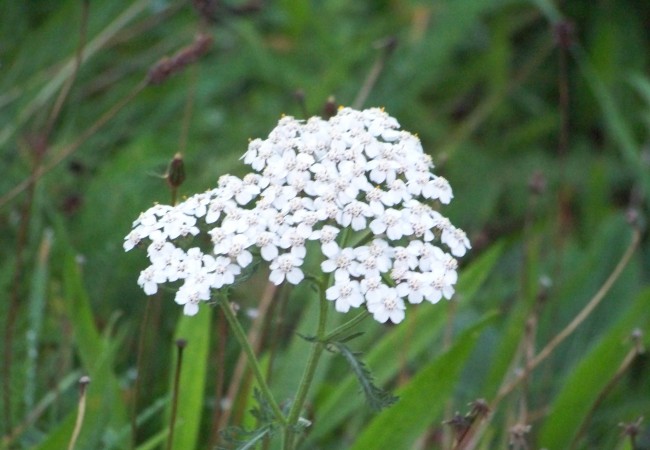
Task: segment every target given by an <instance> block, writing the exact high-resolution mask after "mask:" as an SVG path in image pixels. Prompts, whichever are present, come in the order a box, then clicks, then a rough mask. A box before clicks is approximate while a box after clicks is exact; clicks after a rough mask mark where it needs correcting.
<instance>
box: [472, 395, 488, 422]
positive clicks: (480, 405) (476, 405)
mask: <svg viewBox="0 0 650 450" xmlns="http://www.w3.org/2000/svg"><path fill="white" fill-rule="evenodd" d="M469 406H471V407H472V409H471V411H470V412H469V417H470V418H471V419H472V420H476V419H482V418H485V417H487V415H488V414H490V405H488V403H487V402H486V401H485V399H482V398H479V399H477V400H474V401H473V402H471V403H470V404H469Z"/></svg>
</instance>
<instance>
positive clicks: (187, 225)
mask: <svg viewBox="0 0 650 450" xmlns="http://www.w3.org/2000/svg"><path fill="white" fill-rule="evenodd" d="M243 160H244V162H245V163H246V164H248V165H249V166H250V167H251V168H252V169H253V171H254V172H252V173H249V174H248V175H246V176H245V177H243V178H241V179H240V178H237V177H234V176H231V175H224V176H222V177H221V178H220V179H219V182H218V186H217V187H216V188H215V189H212V190H210V191H207V192H204V193H201V194H197V195H194V196H192V197H190V198H188V199H187V200H186V201H184V202H182V203H180V204H178V205H176V206H165V205H155V206H153V207H152V208H150V209H149V210H148V211H146V212H144V213H142V214H141V215H140V217H139V218H138V219H137V220H136V221H135V222H134V223H133V229H132V231H131V232H130V233H129V234H128V235H127V236H126V238H125V241H124V249H125V250H127V251H128V250H130V249H132V248H133V247H135V246H136V245H138V244H139V243H140V242H141V241H142V240H143V239H147V240H148V242H149V244H148V247H147V255H148V257H149V259H150V261H151V265H150V266H149V267H147V268H146V269H145V270H143V271H142V272H141V274H140V277H139V279H138V283H139V285H140V286H141V287H142V288H143V289H144V291H145V293H146V294H148V295H152V294H155V293H156V292H157V290H158V286H159V285H160V284H162V283H168V282H176V281H181V282H182V283H181V286H180V288H179V289H178V291H177V293H176V297H175V301H176V302H177V303H178V304H180V305H184V312H185V314H188V315H193V314H196V312H197V311H198V306H199V303H200V302H201V301H207V300H209V299H210V297H211V290H212V289H219V288H221V287H223V286H226V285H230V284H232V283H234V281H235V279H236V277H237V276H238V275H239V274H240V273H241V272H242V269H243V268H245V267H247V266H248V265H249V264H251V262H252V261H253V259H254V257H256V256H259V257H261V258H262V259H263V260H264V261H267V262H268V263H269V264H270V275H269V279H270V281H271V282H273V283H275V284H280V283H282V282H284V281H287V282H288V283H291V284H298V283H300V282H301V281H302V280H303V278H304V273H303V271H302V265H303V262H304V260H305V257H306V254H307V249H306V244H307V241H317V242H318V243H319V244H320V249H321V253H322V259H323V261H322V263H321V269H322V271H323V272H324V273H326V274H330V275H331V277H330V279H331V283H330V285H329V287H328V288H327V291H326V298H327V299H328V300H330V301H333V302H335V307H336V310H337V311H340V312H347V311H349V310H350V308H358V307H360V306H362V305H363V304H365V305H366V308H367V309H368V311H370V312H371V313H372V314H373V316H374V318H375V319H376V320H377V321H379V322H382V323H383V322H386V321H388V320H390V321H392V322H394V323H399V322H401V321H402V320H403V319H404V310H405V302H408V303H420V302H422V301H423V300H427V301H429V302H431V303H436V302H438V301H439V300H440V299H441V298H443V297H444V298H447V299H449V298H450V297H451V296H452V295H453V293H454V284H455V283H456V280H457V273H456V269H457V262H456V259H455V258H454V256H463V255H464V254H465V252H466V250H467V249H469V248H470V244H469V241H468V239H467V237H466V235H465V233H464V232H463V231H462V230H460V229H458V228H456V227H454V226H453V225H452V224H451V223H450V221H449V220H448V219H447V218H446V217H444V216H442V215H441V214H440V213H439V212H437V211H436V210H434V209H433V208H432V207H431V205H430V204H431V203H435V201H438V202H440V203H445V204H446V203H449V202H450V201H451V198H452V191H451V188H450V186H449V183H448V182H447V180H445V179H444V178H443V177H440V176H436V175H435V174H433V173H432V171H431V169H432V168H433V164H432V162H431V158H430V157H429V156H428V155H426V154H425V153H424V152H423V150H422V146H421V144H420V141H419V139H418V138H417V137H415V136H413V135H412V134H410V133H408V132H406V131H402V130H399V124H398V123H397V121H396V120H395V119H394V118H392V117H390V116H389V115H388V114H386V113H385V112H384V111H383V110H381V109H377V108H372V109H367V110H364V111H356V110H353V109H350V108H341V109H340V110H339V112H338V114H337V115H336V116H334V117H332V118H331V119H330V120H328V121H325V120H323V119H321V118H318V117H312V118H311V119H309V120H307V121H306V122H303V121H298V120H296V119H294V118H292V117H283V118H282V119H281V120H280V121H279V123H278V126H277V127H276V128H275V129H274V130H273V131H272V132H271V133H270V135H269V137H268V139H265V140H261V139H255V140H253V141H251V142H250V144H249V146H248V151H247V152H246V153H245V154H244V156H243ZM204 224H205V225H207V227H206V226H204ZM200 228H201V229H205V228H210V229H209V231H207V232H208V233H209V237H210V240H211V243H212V248H211V250H210V251H208V252H205V251H203V250H201V249H200V248H199V247H191V248H189V249H185V248H183V247H182V246H180V245H177V244H175V241H177V240H180V239H179V238H184V239H182V240H183V241H185V240H187V237H190V236H196V235H198V234H199V233H200V232H201V231H200ZM436 241H439V242H441V243H442V244H444V245H445V246H446V247H447V248H448V249H449V252H450V253H447V252H445V251H443V250H442V249H441V248H440V247H439V246H437V245H436V244H435V243H434V242H436ZM351 242H356V243H357V244H356V245H351V244H350V243H351ZM452 255H453V256H452Z"/></svg>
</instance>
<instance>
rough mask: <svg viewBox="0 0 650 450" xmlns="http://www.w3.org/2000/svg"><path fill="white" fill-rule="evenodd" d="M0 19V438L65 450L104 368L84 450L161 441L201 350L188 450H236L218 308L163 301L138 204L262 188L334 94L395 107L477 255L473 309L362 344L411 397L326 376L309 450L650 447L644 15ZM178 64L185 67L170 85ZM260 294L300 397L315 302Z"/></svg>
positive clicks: (304, 9) (416, 318) (246, 12)
mask: <svg viewBox="0 0 650 450" xmlns="http://www.w3.org/2000/svg"><path fill="white" fill-rule="evenodd" d="M0 9H1V12H0V23H1V28H0V152H1V153H0V155H1V158H2V163H1V166H0V167H1V175H2V176H1V177H0V226H1V227H2V233H0V249H1V253H0V254H1V255H2V257H1V258H0V285H1V291H0V292H2V301H1V302H0V318H2V326H3V337H2V341H3V345H2V359H1V361H2V363H1V364H0V366H1V368H2V373H1V374H0V375H1V376H2V379H1V380H2V381H1V382H0V385H1V386H2V392H1V395H0V405H1V410H0V417H1V419H0V424H1V425H2V426H1V429H0V436H2V441H1V444H0V445H2V446H3V447H6V448H38V449H61V448H67V447H68V445H69V442H70V441H71V436H72V434H73V429H74V425H75V420H76V417H77V408H78V406H77V403H78V398H79V393H78V392H79V391H78V389H77V381H78V380H79V378H80V376H82V375H85V374H87V375H89V376H90V378H91V382H90V385H89V387H88V392H87V398H86V406H85V408H86V411H85V419H84V422H83V426H82V428H81V434H80V435H79V437H78V440H77V442H76V447H75V448H78V449H82V448H83V449H98V448H104V449H123V448H130V447H137V448H140V449H147V448H156V447H157V446H162V447H161V448H164V446H166V445H167V440H168V439H167V438H168V435H167V433H168V427H167V423H168V417H169V414H170V407H169V403H170V401H169V400H170V396H171V386H172V384H173V383H172V380H173V373H174V367H175V361H176V349H175V345H174V342H175V341H176V339H177V338H180V337H182V338H185V339H186V340H187V343H188V345H187V348H186V349H185V353H184V362H183V369H182V376H181V391H180V394H179V404H178V412H177V415H178V426H177V428H176V432H175V436H174V442H173V444H174V448H176V449H191V448H197V449H198V448H215V446H216V445H222V446H226V447H228V446H232V445H234V444H229V443H227V442H225V441H224V440H223V439H222V440H220V439H219V435H218V433H217V430H218V429H223V428H224V427H225V426H226V425H236V426H239V427H242V428H247V429H253V428H254V427H255V420H254V419H253V418H252V416H251V415H250V414H249V413H248V412H247V411H249V410H250V409H251V408H252V407H253V406H254V405H255V402H254V400H253V398H252V397H253V388H254V384H253V382H252V379H251V378H250V375H249V374H247V373H246V371H245V369H244V368H245V365H244V364H243V363H242V362H241V356H240V349H239V347H238V346H237V344H236V342H234V340H233V339H232V338H231V337H230V336H229V333H228V327H227V326H226V325H225V322H224V320H223V318H222V317H221V315H220V313H219V310H218V309H216V308H204V309H203V311H202V314H199V315H198V316H197V317H195V318H192V319H191V320H187V319H182V318H181V317H180V310H181V309H180V308H179V307H178V306H177V305H175V304H173V302H172V301H171V298H172V294H171V293H169V292H165V293H163V294H162V295H160V296H158V297H154V298H148V297H146V296H145V295H144V294H143V293H142V291H141V290H140V289H139V287H138V286H137V284H136V280H137V276H138V273H139V271H140V270H141V269H142V268H144V262H145V255H144V254H143V253H142V252H140V253H138V252H137V251H136V252H131V253H128V254H125V253H124V252H123V249H122V241H123V237H124V236H125V235H126V234H127V233H128V232H129V229H130V226H131V222H132V221H133V220H134V219H135V218H136V217H137V215H138V214H139V212H140V211H142V210H145V209H147V208H148V207H149V206H150V205H151V204H152V203H153V202H156V201H158V202H162V203H168V202H170V201H171V200H170V192H169V189H168V187H167V185H166V183H165V181H164V180H163V179H162V175H164V173H165V170H166V167H167V164H168V163H169V161H170V160H171V159H172V157H173V156H174V154H175V153H176V152H181V153H182V154H183V157H184V161H185V167H186V173H187V179H186V181H185V183H184V184H183V185H182V187H181V190H180V194H181V195H191V194H193V193H195V192H199V191H203V190H206V189H208V188H210V187H213V186H214V185H215V183H216V180H217V178H218V177H219V176H220V175H222V174H224V173H233V174H238V175H241V174H242V173H243V172H244V171H246V167H245V166H244V165H243V164H242V163H241V162H240V161H239V159H238V158H239V156H240V155H241V154H242V153H243V152H244V151H245V149H246V146H247V141H248V139H250V138H254V137H265V136H266V135H267V133H268V132H269V131H270V130H271V129H272V128H273V127H274V126H275V124H276V122H277V120H278V118H279V117H280V115H281V114H289V115H294V116H296V117H300V118H305V117H308V116H310V115H314V114H321V112H322V111H323V108H325V107H326V104H327V101H328V98H329V97H330V96H334V98H335V101H334V102H335V104H343V105H348V106H352V105H354V106H357V107H360V106H384V107H386V109H387V111H388V112H389V113H390V114H391V115H393V116H394V117H396V118H398V120H399V121H400V123H401V125H402V127H403V128H405V129H407V130H409V131H411V132H414V133H417V134H418V135H419V136H420V138H421V139H422V142H423V145H424V148H425V149H426V150H427V151H428V152H430V153H431V155H432V156H433V159H434V161H435V162H436V165H437V169H436V170H437V173H440V174H443V175H444V176H445V177H447V178H448V179H449V180H450V182H451V184H452V187H453V188H454V193H455V200H454V202H452V204H451V205H450V206H449V207H448V208H446V209H445V213H446V215H448V216H449V217H450V218H451V219H452V221H453V222H454V224H456V225H457V226H460V227H461V228H463V229H465V230H467V231H468V234H469V235H470V239H471V241H472V243H473V246H474V248H473V250H472V251H471V252H470V254H469V255H468V257H466V258H464V260H463V265H464V267H463V269H462V270H461V273H462V277H461V281H460V284H459V287H458V295H457V297H456V301H454V302H451V303H444V304H438V305H436V306H431V305H421V306H419V307H413V308H410V309H409V310H408V313H407V320H406V321H405V323H403V324H401V325H400V326H397V327H388V326H381V325H379V324H376V323H374V322H373V323H371V322H372V321H367V322H365V323H363V324H362V325H361V327H360V328H361V329H363V331H365V333H364V335H363V336H361V337H360V338H358V339H356V340H354V341H352V342H351V343H350V345H351V347H353V348H354V349H355V350H358V351H361V352H363V354H364V360H365V361H366V363H367V365H368V367H369V368H370V369H371V371H372V373H373V375H374V377H375V380H376V382H377V383H378V384H379V385H380V386H382V387H386V388H390V389H392V390H393V391H394V392H396V394H397V395H399V396H400V397H401V399H400V401H399V402H398V403H397V404H395V405H394V406H392V407H391V408H388V409H385V410H383V411H382V412H379V413H378V412H374V411H372V410H371V409H370V408H369V407H368V406H367V404H366V403H365V401H364V397H363V395H362V394H361V393H360V392H359V387H358V384H357V383H356V380H355V378H354V376H353V375H352V374H350V372H349V370H348V369H347V367H346V365H345V361H343V359H342V358H340V357H338V356H336V355H332V356H329V357H327V358H326V359H325V360H324V362H323V364H322V365H321V366H320V370H319V372H318V374H317V377H318V383H317V386H316V388H315V389H313V391H312V392H311V393H310V400H309V417H308V418H309V419H310V420H311V421H312V422H313V424H312V426H311V427H309V428H308V430H307V433H306V434H305V435H304V436H305V437H304V441H303V448H310V449H312V448H314V449H315V448H320V449H339V448H355V449H372V448H394V449H398V448H399V449H401V448H403V449H407V448H414V449H416V448H422V449H437V448H454V446H455V445H456V441H457V440H459V439H460V440H461V442H460V444H459V445H458V448H460V447H462V448H484V449H489V448H506V447H508V446H510V447H511V448H520V449H523V448H548V449H552V450H553V449H568V448H576V449H579V448H584V449H586V448H603V449H611V448H626V449H632V448H636V449H648V448H650V428H648V425H647V419H648V416H649V414H650V382H649V381H648V380H650V362H649V361H648V357H647V354H643V353H642V348H643V345H644V344H646V345H647V343H648V337H647V335H646V334H645V332H646V331H647V329H648V324H649V322H650V290H649V289H648V287H647V282H648V273H650V271H649V269H650V267H649V261H650V260H649V258H650V248H649V247H648V240H647V236H646V234H645V233H644V232H643V225H644V224H645V215H646V214H647V210H648V205H650V171H649V164H650V147H649V145H650V144H649V143H650V141H649V137H650V77H649V76H648V68H649V63H650V61H649V58H650V3H648V2H646V1H644V0H625V1H612V0H597V1H593V2H592V1H570V2H555V4H554V3H553V2H551V1H550V0H537V1H521V0H492V1H479V0H437V1H424V0H420V1H416V0H382V1H354V2H346V1H340V0H323V1H302V0H276V1H236V0H230V1H225V0H223V1H216V0H195V1H193V2H188V1H180V0H112V1H106V2H100V1H89V2H82V1H78V0H62V1H48V0H30V1H24V2H23V1H11V0H9V1H5V2H3V3H2V5H1V7H0ZM199 34H202V35H203V36H208V37H209V38H211V40H212V41H211V45H210V46H209V49H207V51H205V52H204V51H202V50H203V48H199V47H200V46H198V47H197V44H196V41H195V39H196V36H197V35H199ZM204 39H205V38H204ZM203 42H204V43H205V41H203ZM183 49H184V50H183ZM179 51H181V53H180V54H179V53H178V52H179ZM183 52H184V53H183ZM174 55H176V57H175V59H174V58H173V56H174ZM164 56H167V57H170V58H172V59H171V60H167V63H166V64H167V66H166V67H167V68H168V69H170V70H169V71H171V72H175V73H172V74H169V76H161V78H163V79H157V78H156V77H152V76H148V75H147V74H148V73H150V70H151V69H152V68H153V67H154V66H155V65H156V63H157V62H159V61H160V60H161V58H163V57H164ZM184 56H190V58H189V59H190V60H193V59H196V61H195V62H192V63H191V64H189V63H188V64H186V65H185V64H182V62H183V60H182V57H184ZM179 58H180V59H179ZM170 61H171V62H170ZM185 62H191V61H185ZM158 68H159V69H160V66H158ZM156 73H157V74H159V73H158V72H156ZM630 219H633V222H634V224H635V225H634V226H631V225H630ZM636 229H640V230H641V233H640V240H635V236H636V237H638V236H639V233H638V232H637V231H635V230H636ZM630 246H631V247H630ZM626 249H627V250H630V249H631V250H632V251H634V253H633V254H631V258H630V259H629V260H625V261H623V262H624V263H626V264H625V267H624V269H623V270H622V272H621V271H617V270H616V268H617V265H618V264H619V261H621V258H623V257H624V254H625V252H626ZM621 268H622V267H621ZM612 275H613V277H612ZM610 277H611V278H610ZM614 277H616V280H614ZM263 278H264V274H260V275H259V277H256V278H253V279H252V280H251V282H250V283H247V284H246V285H245V286H243V287H240V288H239V289H238V290H237V291H236V292H235V298H234V300H235V301H237V302H238V304H239V305H240V306H241V310H240V311H241V312H240V315H241V316H242V317H244V319H243V320H244V321H245V323H246V326H247V327H248V329H249V330H251V333H252V335H253V337H254V341H255V342H256V345H257V348H258V350H259V352H260V354H261V355H262V358H263V361H264V362H265V364H266V365H267V366H268V368H269V373H270V374H271V375H270V380H271V385H272V388H273V390H274V392H275V393H276V394H277V398H278V399H280V401H284V400H286V399H289V398H290V397H291V395H293V392H292V390H291V389H292V387H294V386H295V385H296V382H297V378H298V377H299V375H300V373H301V370H302V367H303V366H304V362H305V361H304V360H305V357H306V353H307V352H306V349H307V346H308V345H309V344H308V343H307V342H305V341H303V340H301V339H296V338H295V336H296V332H300V333H302V334H307V335H308V334H310V333H312V332H313V323H312V322H313V320H314V317H313V316H314V314H313V312H314V308H315V307H316V304H317V302H314V301H311V300H313V299H312V298H311V297H312V293H311V292H310V291H309V289H308V288H303V289H298V291H297V292H293V293H292V294H291V295H289V291H288V290H285V289H283V288H281V289H279V290H278V291H277V292H274V293H273V292H267V291H266V290H265V289H266V288H265V283H264V282H263ZM608 279H609V280H610V281H615V282H614V283H613V284H612V283H610V284H607V281H608ZM602 294H605V295H604V296H603V295H602ZM271 299H272V301H271ZM592 300H593V303H591V305H592V306H594V307H593V308H592V309H588V310H583V308H584V307H585V306H586V305H588V304H589V302H590V301H592ZM260 308H262V309H261V312H262V314H258V315H257V316H255V315H251V318H250V319H248V318H246V317H247V316H246V315H245V313H246V312H248V311H251V310H253V311H254V310H257V311H258V312H260ZM581 311H583V312H584V314H583V315H582V316H576V315H578V314H579V313H580V312H581ZM576 317H577V320H576V321H575V322H573V324H574V325H576V326H575V329H574V328H572V326H570V327H569V328H565V327H566V326H567V325H569V324H571V323H572V320H574V319H575V318H576ZM563 330H564V334H563ZM549 343H550V344H549ZM547 345H550V346H547ZM544 351H546V353H544ZM527 369H529V370H527ZM136 372H137V373H139V374H140V380H139V382H138V383H136V382H135V380H136V377H135V375H136ZM478 399H484V400H485V403H486V404H487V405H489V407H490V409H491V413H490V414H488V415H487V416H486V415H485V414H484V411H483V409H482V406H481V405H482V403H478V404H477V403H476V401H477V400H478ZM469 403H471V404H470V405H469V406H468V404H469ZM224 407H227V408H225V409H224ZM642 416H646V421H645V422H643V421H640V422H638V419H639V418H640V417H642ZM444 422H447V423H444ZM134 428H135V429H137V432H136V433H133V432H132V430H133V429H134ZM243 437H244V436H242V435H241V434H240V435H239V436H238V438H243ZM264 445H266V446H267V448H273V445H274V443H273V442H271V443H268V442H267V443H266V444H264Z"/></svg>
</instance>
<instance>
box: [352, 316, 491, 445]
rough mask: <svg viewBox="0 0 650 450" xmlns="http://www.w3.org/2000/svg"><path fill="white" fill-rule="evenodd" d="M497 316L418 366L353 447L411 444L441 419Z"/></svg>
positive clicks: (480, 323)
mask: <svg viewBox="0 0 650 450" xmlns="http://www.w3.org/2000/svg"><path fill="white" fill-rule="evenodd" d="M495 317H496V314H495V313H491V314H488V315H487V316H486V317H484V318H483V319H481V320H480V321H479V322H478V323H477V324H475V325H474V326H472V327H471V328H469V329H468V330H466V331H465V332H463V333H462V334H461V335H459V336H458V338H457V339H456V342H455V343H454V345H452V346H451V347H450V348H449V349H448V350H447V351H446V352H444V353H443V354H441V355H440V356H438V357H437V358H436V359H434V360H433V361H432V362H431V363H429V364H428V365H427V366H425V367H423V368H422V369H421V370H419V371H418V373H417V374H416V375H415V376H414V377H413V379H411V381H409V383H408V384H406V385H405V386H404V387H402V388H401V389H400V390H399V391H398V394H399V397H400V401H399V402H398V403H397V404H395V405H394V406H393V407H391V408H389V409H386V410H385V411H383V412H382V413H381V414H379V415H378V416H377V417H375V419H374V420H373V421H372V422H370V424H369V425H368V426H367V427H365V428H364V431H363V433H362V434H361V435H360V436H359V438H358V439H357V440H356V441H355V443H354V445H353V446H352V450H373V449H387V448H410V447H411V446H412V444H413V442H415V440H416V439H417V438H418V436H420V435H421V434H422V433H423V432H424V431H425V430H426V428H427V427H428V426H429V425H430V424H431V423H432V422H435V421H436V420H437V419H441V414H442V411H443V409H444V407H445V404H446V403H447V401H448V400H449V398H450V397H451V396H452V395H453V391H454V386H455V385H456V383H457V382H458V381H459V375H460V371H461V369H462V368H463V365H464V363H465V361H466V360H467V358H468V357H469V355H470V352H471V351H472V349H473V348H474V345H475V344H476V341H477V340H478V338H479V336H480V332H481V331H482V329H483V328H484V327H485V326H486V325H487V324H489V323H490V322H491V321H492V320H493V319H494V318H495ZM425 399H426V401H424V400H425Z"/></svg>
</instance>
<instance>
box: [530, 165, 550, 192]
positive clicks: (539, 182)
mask: <svg viewBox="0 0 650 450" xmlns="http://www.w3.org/2000/svg"><path fill="white" fill-rule="evenodd" d="M528 189H529V190H530V192H531V193H532V194H534V195H542V194H543V193H544V192H546V177H545V176H544V174H543V173H542V172H540V171H539V170H536V171H535V172H534V173H533V175H532V176H531V177H530V179H529V180H528Z"/></svg>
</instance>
